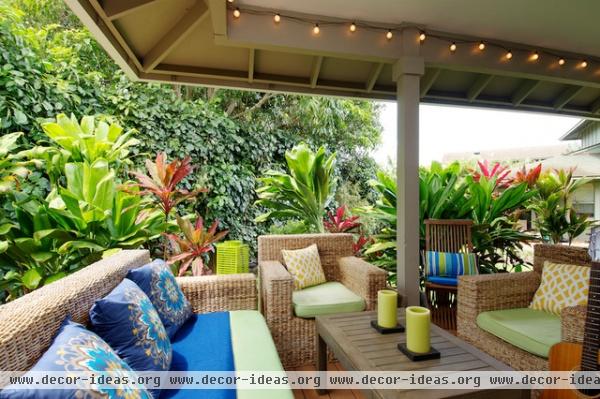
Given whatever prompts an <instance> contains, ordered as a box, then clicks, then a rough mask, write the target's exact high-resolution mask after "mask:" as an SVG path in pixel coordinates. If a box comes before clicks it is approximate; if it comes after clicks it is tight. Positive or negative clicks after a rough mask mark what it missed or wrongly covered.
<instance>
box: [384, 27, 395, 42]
mask: <svg viewBox="0 0 600 399" xmlns="http://www.w3.org/2000/svg"><path fill="white" fill-rule="evenodd" d="M392 37H394V34H393V33H392V30H391V29H390V30H388V31H387V33H386V34H385V38H386V39H388V40H392Z"/></svg>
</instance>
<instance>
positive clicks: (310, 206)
mask: <svg viewBox="0 0 600 399" xmlns="http://www.w3.org/2000/svg"><path fill="white" fill-rule="evenodd" d="M285 159H286V162H287V166H288V170H289V173H283V172H277V171H274V170H269V171H267V172H266V176H265V177H262V178H259V179H258V181H259V183H261V184H262V186H261V187H259V188H258V189H257V190H256V192H257V194H258V198H259V199H258V201H256V204H257V205H259V206H262V207H264V208H267V209H270V210H269V211H268V212H266V213H264V214H262V215H260V216H258V217H257V218H256V221H257V222H264V221H266V220H269V219H277V218H282V219H289V218H292V219H299V220H304V221H305V222H306V224H307V225H308V226H310V227H311V228H312V229H314V231H316V232H319V233H324V232H325V226H324V224H323V216H325V209H326V207H327V205H328V204H329V203H330V202H331V200H332V198H333V192H334V186H335V178H334V168H335V153H334V154H331V155H330V156H326V154H325V148H324V147H321V148H319V149H318V150H317V152H313V151H312V150H311V149H310V148H309V147H308V145H306V144H304V143H303V144H299V145H297V146H295V147H294V148H292V149H291V150H289V151H286V153H285Z"/></svg>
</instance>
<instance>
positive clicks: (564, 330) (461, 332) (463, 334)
mask: <svg viewBox="0 0 600 399" xmlns="http://www.w3.org/2000/svg"><path fill="white" fill-rule="evenodd" d="M545 261H551V262H556V263H569V264H574V265H580V266H584V267H589V266H590V262H591V260H590V258H589V256H588V253H587V248H580V247H567V246H562V245H542V244H539V245H536V246H535V249H534V266H533V271H531V272H523V273H502V274H485V275H479V276H461V277H459V280H460V283H459V284H458V336H459V337H460V338H462V339H464V340H465V341H467V342H469V343H471V344H473V345H474V346H476V347H478V348H479V349H481V350H483V351H484V352H487V353H489V354H490V355H492V356H493V357H495V358H496V359H498V360H500V361H502V362H504V363H506V364H509V365H510V366H511V367H513V368H515V369H518V370H547V369H548V360H547V359H544V358H542V357H539V356H535V355H533V354H531V353H529V352H526V351H523V350H521V349H519V348H516V347H514V346H512V345H511V344H509V343H507V342H505V341H503V340H501V339H500V338H497V337H495V336H494V335H492V334H489V333H487V332H485V331H483V330H482V329H480V328H479V327H478V326H477V323H476V318H477V315H478V314H479V313H481V312H486V311H490V310H500V309H513V308H524V307H527V306H529V304H530V303H531V300H532V299H533V295H534V294H535V291H536V290H537V289H538V287H539V285H540V282H541V274H542V268H543V266H544V262H545ZM584 322H585V309H584V308H582V307H571V308H566V309H564V310H563V311H562V314H561V336H562V340H563V341H569V342H582V341H583V325H584Z"/></svg>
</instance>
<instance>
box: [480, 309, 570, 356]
mask: <svg viewBox="0 0 600 399" xmlns="http://www.w3.org/2000/svg"><path fill="white" fill-rule="evenodd" d="M477 325H478V326H479V327H480V328H481V329H483V330H485V331H487V332H489V333H490V334H493V335H495V336H496V337H498V338H501V339H503V340H504V341H506V342H508V343H510V344H512V345H514V346H516V347H517V348H520V349H523V350H524V351H527V352H529V353H532V354H534V355H537V356H541V357H544V358H547V357H548V352H549V351H550V347H551V346H552V345H554V344H556V343H558V342H560V316H557V315H554V314H552V313H548V312H544V311H542V310H534V309H529V308H518V309H504V310H494V311H491V312H483V313H480V314H479V315H478V316H477Z"/></svg>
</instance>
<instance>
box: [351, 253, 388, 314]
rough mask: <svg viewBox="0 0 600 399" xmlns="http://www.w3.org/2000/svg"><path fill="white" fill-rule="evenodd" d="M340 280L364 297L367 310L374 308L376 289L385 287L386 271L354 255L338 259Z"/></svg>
mask: <svg viewBox="0 0 600 399" xmlns="http://www.w3.org/2000/svg"><path fill="white" fill-rule="evenodd" d="M339 265H340V282H341V283H342V284H344V285H345V286H346V287H348V288H349V289H350V290H352V291H353V292H354V293H355V294H357V295H360V296H361V297H363V298H364V300H365V302H366V304H367V310H373V309H375V306H376V305H377V291H379V290H382V289H385V287H386V283H387V275H388V274H387V272H386V271H385V270H382V269H380V268H378V267H377V266H373V265H372V264H370V263H368V262H365V261H364V260H362V259H360V258H357V257H355V256H346V257H343V258H340V259H339Z"/></svg>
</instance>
